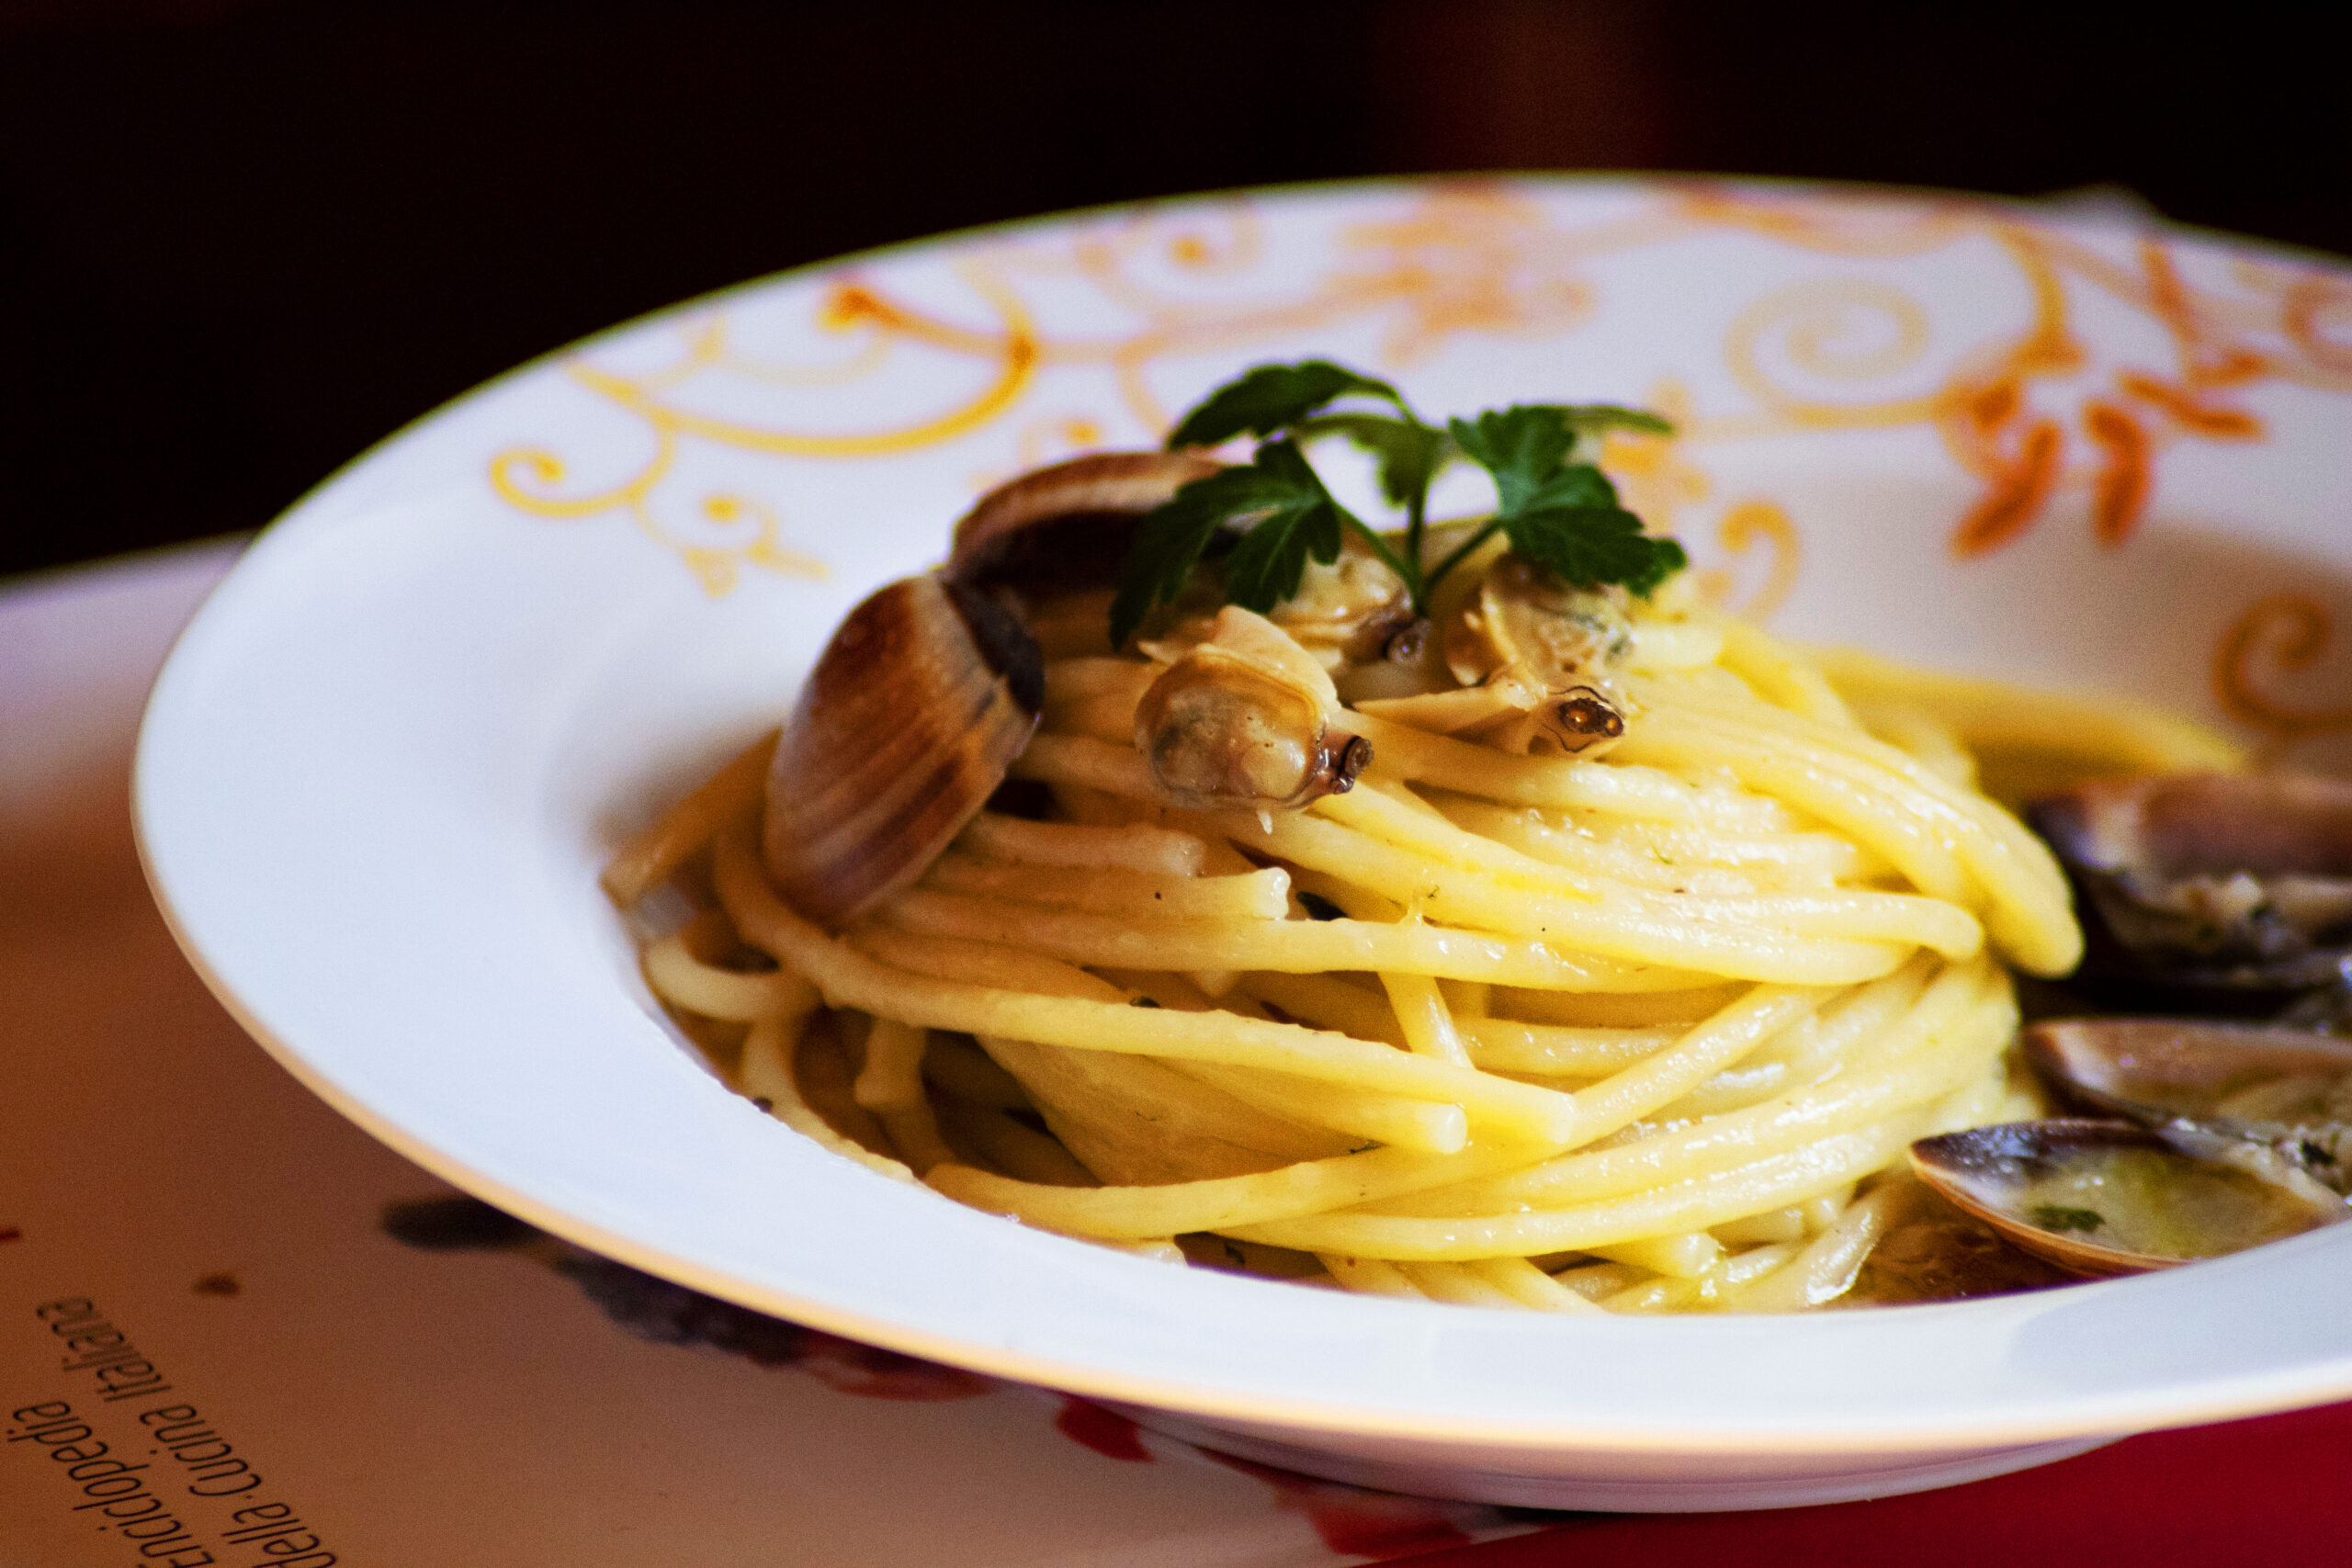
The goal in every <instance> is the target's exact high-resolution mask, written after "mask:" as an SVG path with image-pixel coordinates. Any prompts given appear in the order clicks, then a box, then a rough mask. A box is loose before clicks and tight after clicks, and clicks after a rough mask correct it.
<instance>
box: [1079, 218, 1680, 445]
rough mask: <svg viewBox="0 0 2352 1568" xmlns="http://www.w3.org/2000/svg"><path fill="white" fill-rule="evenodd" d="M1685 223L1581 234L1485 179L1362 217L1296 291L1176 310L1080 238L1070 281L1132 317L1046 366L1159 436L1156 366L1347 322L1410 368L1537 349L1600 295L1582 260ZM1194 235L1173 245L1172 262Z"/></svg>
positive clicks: (1109, 242) (1126, 242)
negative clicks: (1474, 354) (1111, 388)
mask: <svg viewBox="0 0 2352 1568" xmlns="http://www.w3.org/2000/svg"><path fill="white" fill-rule="evenodd" d="M1230 222H1231V225H1232V227H1231V231H1230V232H1231V235H1232V237H1231V238H1230V239H1229V240H1227V241H1226V242H1224V243H1223V244H1222V245H1220V246H1219V247H1218V248H1217V250H1216V252H1215V253H1213V254H1248V255H1250V256H1252V257H1253V258H1254V257H1255V256H1256V255H1257V254H1259V248H1260V247H1261V245H1262V241H1261V240H1259V239H1258V238H1256V237H1255V231H1253V230H1252V229H1250V227H1249V226H1248V224H1246V223H1245V222H1244V221H1243V220H1242V219H1241V218H1240V217H1238V216H1236V217H1233V218H1232V219H1231V220H1230ZM1691 229H1692V224H1691V221H1690V220H1687V219H1685V218H1684V217H1683V216H1681V215H1680V214H1679V213H1678V212H1676V211H1673V210H1671V209H1668V208H1666V207H1662V206H1661V207H1655V208H1652V209H1646V210H1644V211H1640V212H1636V213H1634V214H1632V215H1630V216H1628V217H1625V218H1623V219H1616V220H1610V221H1608V222H1605V223H1599V224H1594V225H1591V226H1589V227H1588V228H1585V229H1564V228H1562V227H1560V226H1558V225H1557V224H1556V223H1555V222H1554V221H1553V220H1552V219H1551V217H1550V215H1549V213H1547V212H1546V211H1545V209H1544V206H1543V204H1542V203H1541V202H1539V201H1536V200H1535V199H1533V198H1532V197H1529V196H1527V195H1526V194H1524V193H1522V192H1520V191H1516V190H1513V189H1512V188H1511V187H1510V186H1508V185H1507V184H1504V183H1503V182H1500V181H1495V180H1446V181H1439V182H1432V183H1430V185H1427V186H1424V187H1423V188H1422V189H1421V190H1420V191H1419V193H1417V196H1416V198H1415V200H1414V202H1413V203H1412V205H1410V206H1409V207H1407V208H1404V209H1401V210H1399V211H1398V212H1397V213H1396V214H1394V215H1393V216H1386V217H1378V218H1372V219H1366V220H1359V221H1356V222H1353V223H1351V224H1349V225H1347V226H1345V227H1344V228H1342V229H1341V230H1340V232H1339V234H1338V235H1337V243H1338V248H1339V251H1340V261H1339V262H1338V264H1337V265H1335V266H1333V267H1332V269H1331V270H1330V271H1329V272H1328V273H1326V274H1324V275H1323V276H1320V277H1318V278H1317V279H1316V280H1315V281H1314V283H1313V284H1312V285H1311V286H1310V287H1309V288H1306V289H1304V290H1299V291H1295V292H1292V293H1287V294H1269V295H1265V296H1261V297H1258V298H1255V299H1252V298H1248V297H1228V298H1224V299H1214V300H1204V299H1190V300H1188V299H1178V298H1174V297H1171V296H1170V295H1168V294H1166V293H1164V292H1159V291H1153V290H1149V289H1147V288H1145V287H1144V286H1142V285H1141V284H1140V283H1138V282H1137V281H1136V279H1135V278H1134V277H1133V276H1131V275H1130V273H1129V272H1128V271H1127V270H1126V268H1127V265H1128V260H1129V258H1130V257H1133V256H1135V255H1137V254H1143V253H1144V252H1145V251H1146V250H1147V249H1149V248H1150V247H1148V246H1147V245H1146V244H1145V243H1143V241H1142V239H1141V237H1140V236H1139V235H1137V234H1134V233H1119V234H1115V235H1113V236H1110V237H1100V238H1094V239H1091V240H1089V239H1081V241H1080V243H1079V244H1078V246H1077V247H1076V255H1075V261H1076V266H1077V270H1078V271H1079V272H1080V273H1081V274H1082V275H1083V276H1086V277H1087V278H1088V280H1089V281H1090V282H1091V284H1092V285H1093V286H1094V288H1096V289H1097V290H1099V291H1100V292H1101V293H1102V294H1103V296H1104V298H1105V299H1111V300H1114V301H1115V302H1116V303H1118V304H1120V305H1121V306H1123V307H1125V309H1127V310H1129V311H1131V312H1132V313H1133V314H1134V315H1135V316H1136V318H1137V324H1136V326H1135V327H1134V328H1133V329H1132V330H1130V331H1127V332H1125V333H1120V334H1118V335H1116V336H1114V337H1104V338H1100V339H1094V340H1091V341H1060V342H1056V343H1052V344H1048V345H1047V347H1046V356H1047V358H1048V360H1049V361H1051V362H1056V363H1066V364H1080V363H1105V364H1108V365H1109V366H1110V367H1112V369H1113V371H1114V375H1115V376H1116V378H1117V381H1118V387H1119V390H1120V395H1121V400H1122V401H1124V402H1125V405H1126V408H1127V412H1129V414H1130V415H1131V416H1132V417H1133V418H1134V419H1135V421H1136V423H1138V424H1140V425H1141V426H1142V427H1143V428H1144V429H1146V430H1149V431H1154V432H1158V431H1161V430H1165V429H1167V428H1168V426H1169V425H1170V424H1171V423H1173V420H1172V418H1171V417H1170V412H1169V410H1168V409H1167V408H1166V406H1165V405H1164V404H1162V403H1161V401H1160V400H1159V397H1158V396H1157V395H1156V393H1155V392H1154V391H1153V390H1152V388H1151V386H1150V384H1149V382H1150V371H1151V369H1152V367H1154V366H1155V365H1157V364H1158V363H1159V362H1161V361H1163V360H1166V359H1169V358H1173V357H1184V356H1193V357H1197V356H1202V355H1240V354H1243V353H1246V352H1248V351H1249V350H1250V349H1251V348H1252V347H1253V346H1254V345H1257V344H1264V343H1267V342H1269V341H1276V340H1280V341H1287V342H1290V343H1297V342H1299V341H1301V340H1302V339H1311V337H1312V335H1313V334H1315V333H1320V332H1324V331H1327V330H1329V329H1332V328H1335V327H1338V326H1340V325H1342V324H1345V323H1351V322H1358V321H1375V322H1379V323H1381V324H1382V326H1383V328H1384V330H1383V331H1382V333H1381V336H1380V340H1379V344H1380V346H1379V349H1378V351H1377V354H1376V358H1377V360H1378V362H1379V364H1380V365H1381V366H1382V367H1384V368H1387V369H1392V370H1393V369H1397V368H1406V369H1409V368H1410V367H1413V366H1414V365H1417V364H1420V363H1422V362H1424V361H1426V360H1428V359H1429V358H1430V356H1432V355H1435V354H1437V353H1438V352H1439V351H1440V350H1442V348H1444V347H1445V346H1447V345H1448V344H1450V343H1451V342H1453V340H1454V339H1455V338H1457V337H1460V336H1463V335H1479V336H1487V337H1510V338H1521V339H1525V338H1544V337H1552V336H1557V335H1560V334H1563V333H1569V332H1573V331H1575V330H1576V329H1577V328H1578V327H1581V326H1583V325H1584V324H1585V323H1586V322H1587V321H1589V320H1590V319H1591V317H1592V315H1593V313H1594V311H1595V310H1597V309H1598V306H1599V299H1600V296H1599V292H1598V289H1597V288H1596V286H1595V285H1594V284H1593V282H1592V281H1591V279H1590V278H1589V276H1587V275H1586V270H1585V266H1586V263H1587V261H1588V260H1589V259H1590V258H1591V257H1593V256H1596V255H1600V254H1608V253H1611V252H1618V251H1627V250H1636V249H1639V248H1641V247H1643V246H1645V245H1650V244H1656V243H1660V242H1662V241H1665V240H1668V239H1671V238H1674V237H1676V236H1677V235H1681V234H1686V233H1689V232H1691ZM1187 240H1193V243H1194V245H1195V246H1199V245H1203V244H1205V243H1207V242H1206V241H1204V240H1194V239H1193V232H1192V231H1180V232H1179V233H1178V234H1177V235H1176V236H1175V238H1174V239H1173V240H1171V241H1170V242H1169V244H1168V254H1170V256H1171V259H1174V260H1176V261H1178V262H1179V263H1180V264H1181V263H1182V262H1183V261H1184V258H1185V256H1186V254H1188V253H1187V251H1186V250H1185V249H1183V248H1182V247H1184V245H1185V243H1186V241H1187Z"/></svg>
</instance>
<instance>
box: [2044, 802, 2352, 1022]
mask: <svg viewBox="0 0 2352 1568" xmlns="http://www.w3.org/2000/svg"><path fill="white" fill-rule="evenodd" d="M2026 817H2027V819H2028V820H2029V821H2030V822H2031V823H2032V824H2033V827H2034V829H2035V830H2036V831H2037V832H2039V833H2041V836H2042V837H2043V838H2044V839H2046V840H2049V842H2050V846H2051V848H2052V850H2054V851H2055V852H2057V855H2058V858H2059V859H2060V860H2061V861H2062V862H2063V863H2064V864H2065V866H2066V869H2067V871H2068V873H2069V874H2070V875H2071V876H2072V877H2073V879H2074V881H2075V886H2076V888H2077V890H2078V891H2079V892H2080V894H2081V895H2082V897H2080V898H2079V899H2078V900H2077V904H2078V907H2079V908H2080V910H2081V912H2082V915H2083V921H2084V928H2085V931H2084V934H2085V936H2086V940H2087V943H2088V947H2087V952H2086V958H2085V962H2084V967H2083V974H2084V975H2085V976H2086V977H2088V978H2091V979H2095V980H2097V979H2106V980H2127V981H2132V982H2136V983H2141V984H2147V985H2153V986H2155V987H2160V988H2171V989H2174V990H2188V991H2197V992H2206V993H2218V994H2226V993H2233V992H2234V993H2241V994H2245V993H2251V994H2253V995H2255V996H2256V997H2259V996H2262V995H2265V994H2269V993H2276V992H2279V991H2286V990H2294V989H2300V988H2301V987H2309V986H2317V985H2324V984H2326V983H2327V982H2329V981H2330V980H2331V979H2333V978H2335V976H2336V975H2337V974H2338V972H2339V970H2340V966H2341V965H2342V964H2343V962H2344V961H2345V960H2346V958H2347V957H2352V782H2346V781H2344V780H2340V779H2330V778H2320V777H2317V776H2313V775H2309V774H2295V773H2267V774H2249V775H2243V776H2241V775H2234V774H2223V773H2180V774H2170V775H2160V776H2154V777H2142V778H2124V779H2094V780H2091V781H2089V782H2087V783H2085V784H2078V785H2076V786H2075V788H2073V789H2070V790H2067V791H2064V792H2063V793H2061V794H2058V795H2049V796H2045V797H2044V798H2042V799H2041V800H2037V801H2035V802H2033V803H2032V804H2031V805H2030V806H2029V807H2027V809H2026Z"/></svg>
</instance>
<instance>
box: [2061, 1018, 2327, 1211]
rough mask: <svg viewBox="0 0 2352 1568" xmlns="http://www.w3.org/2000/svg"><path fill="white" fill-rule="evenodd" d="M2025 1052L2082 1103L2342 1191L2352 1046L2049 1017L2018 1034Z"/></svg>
mask: <svg viewBox="0 0 2352 1568" xmlns="http://www.w3.org/2000/svg"><path fill="white" fill-rule="evenodd" d="M2025 1051H2026V1055H2027V1058H2028V1059H2029V1060H2030V1061H2031V1062H2032V1064H2033V1066H2034V1067H2035V1069H2036V1070H2037V1071H2038V1072H2040V1073H2041V1075H2042V1077H2044V1078H2046V1079H2048V1080H2049V1081H2050V1082H2051V1083H2052V1084H2053V1085H2054V1086H2056V1087H2057V1088H2058V1089H2061V1090H2062V1091H2064V1093H2066V1094H2067V1095H2069V1096H2070V1097H2072V1098H2073V1099H2075V1100H2079V1101H2082V1102H2084V1103H2086V1104H2088V1105H2091V1106H2095V1107H2097V1108H2098V1109H2099V1110H2101V1111H2112V1112H2115V1113H2117V1114H2119V1115H2122V1116H2128V1117H2130V1118H2131V1120H2133V1121H2135V1122H2142V1123H2144V1124H2151V1125H2154V1124H2161V1123H2165V1122H2176V1121H2185V1122H2193V1123H2195V1124H2197V1125H2199V1126H2201V1127H2205V1128H2208V1129H2211V1130H2212V1131H2214V1132H2220V1133H2227V1134H2234V1135H2236V1136H2239V1137H2245V1138H2254V1139H2258V1140H2260V1141H2263V1142H2266V1143H2270V1144H2275V1145H2279V1146H2280V1148H2281V1149H2282V1150H2283V1151H2284V1152H2286V1153H2287V1154H2288V1155H2289V1156H2290V1157H2293V1158H2296V1159H2299V1160H2301V1162H2302V1163H2303V1164H2304V1165H2305V1166H2307V1167H2308V1168H2310V1170H2311V1171H2312V1175H2313V1176H2315V1177H2317V1178H2318V1179H2320V1180H2321V1181H2323V1182H2324V1183H2326V1184H2327V1185H2328V1186H2330V1187H2332V1188H2335V1190H2337V1191H2344V1190H2346V1188H2347V1187H2348V1186H2352V1041H2343V1040H2335V1039H2331V1038H2329V1037H2328V1036H2326V1035H2322V1034H2312V1033H2307V1032H2303V1031H2301V1030H2292V1029H2269V1028H2264V1027H2261V1026H2259V1025H2256V1024H2241V1023H2221V1022H2214V1021H2208V1020H2203V1019H2165V1018H2096V1019H2052V1020H2048V1021H2043V1022H2041V1023H2036V1024H2033V1025H2031V1026H2030V1027H2029V1028H2028V1029H2027V1030H2026V1031H2025Z"/></svg>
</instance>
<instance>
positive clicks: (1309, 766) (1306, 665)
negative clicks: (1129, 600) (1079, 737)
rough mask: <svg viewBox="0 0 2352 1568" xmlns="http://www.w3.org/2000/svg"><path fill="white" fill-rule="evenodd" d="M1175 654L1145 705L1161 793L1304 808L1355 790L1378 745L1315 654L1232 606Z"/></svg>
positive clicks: (1223, 806)
mask: <svg viewBox="0 0 2352 1568" xmlns="http://www.w3.org/2000/svg"><path fill="white" fill-rule="evenodd" d="M1146 651H1148V652H1149V651H1159V652H1168V653H1171V654H1172V657H1171V658H1170V662H1169V663H1168V667H1167V668H1166V669H1164V670H1163V671H1160V673H1159V677H1158V678H1157V679H1155V680H1154V681H1153V682H1152V683H1151V684H1150V686H1148V688H1146V690H1145V692H1144V694H1143V697H1142V699H1141V700H1140V701H1138V702H1137V703H1136V750H1139V751H1141V752H1142V753H1143V755H1144V760H1145V761H1146V762H1147V763H1148V765H1149V766H1150V768H1151V774H1152V778H1153V779H1154V781H1155V782H1156V783H1157V784H1158V785H1159V790H1160V792H1161V793H1162V794H1163V795H1166V796H1167V798H1168V799H1169V800H1170V802H1171V803H1172V804H1174V805H1177V806H1181V807H1186V808H1188V809H1191V810H1196V811H1217V810H1236V809H1238V810H1247V811H1267V810H1272V809H1275V808H1278V807H1298V806H1304V805H1306V803H1307V802H1308V801H1311V800H1314V799H1316V798H1317V797H1318V796H1320V795H1337V794H1342V793H1344V792H1346V791H1347V790H1348V789H1350V788H1351V787H1352V786H1353V784H1355V780H1356V775H1357V774H1358V773H1361V772H1363V768H1364V766H1365V764H1367V763H1368V762H1370V761H1372V744H1371V742H1369V741H1367V740H1365V739H1363V737H1362V736H1359V735H1351V734H1349V733H1347V732H1345V730H1344V729H1342V728H1340V726H1341V725H1343V724H1344V722H1345V717H1346V711H1347V710H1346V709H1344V708H1342V707H1341V706H1340V698H1339V693H1338V691H1337V690H1336V689H1335V688H1334V687H1333V685H1332V683H1331V677H1330V675H1329V673H1328V672H1326V671H1325V670H1324V668H1323V666H1322V664H1321V663H1319V662H1318V661H1317V660H1316V659H1315V658H1314V656H1313V655H1311V654H1309V653H1307V652H1306V650H1305V649H1302V648H1300V647H1299V646H1298V644H1297V643H1296V642H1295V641H1294V640H1293V639H1292V638H1291V637H1289V636H1288V635H1286V634H1285V633H1284V632H1283V630H1282V628H1280V627H1279V626H1275V625H1273V623H1272V622H1271V621H1269V620H1267V619H1266V618H1265V617H1264V616H1262V615H1255V614H1253V613H1251V612H1250V611H1248V610H1244V609H1242V608H1240V607H1239V606H1238V605H1233V604H1228V605H1227V606H1226V607H1225V608H1224V609H1223V610H1221V611H1219V612H1218V613H1217V617H1216V622H1215V623H1214V625H1213V626H1212V627H1211V629H1210V635H1209V636H1208V637H1206V638H1205V639H1204V640H1203V641H1200V642H1196V643H1194V644H1193V645H1192V646H1191V647H1189V648H1186V649H1182V651H1181V652H1177V651H1174V650H1173V649H1168V648H1164V647H1163V648H1160V649H1156V650H1155V649H1150V648H1148V649H1147V650H1146Z"/></svg>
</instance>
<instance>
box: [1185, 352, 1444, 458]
mask: <svg viewBox="0 0 2352 1568" xmlns="http://www.w3.org/2000/svg"><path fill="white" fill-rule="evenodd" d="M1350 393H1358V394H1362V395H1363V396H1366V397H1374V398H1381V399H1384V400H1386V401H1388V402H1391V403H1394V404H1396V405H1397V409H1398V411H1399V412H1402V411H1403V410H1404V407H1405V404H1404V400H1403V399H1401V398H1400V397H1398V396H1397V389H1396V388H1394V387H1392V386H1390V385H1389V384H1388V383H1387V382H1385V381H1383V380H1380V379H1378V378H1375V377H1371V376H1364V375H1360V374H1358V373H1357V372H1356V371H1353V370H1351V369H1349V368H1348V367H1345V366H1343V365H1334V364H1332V363H1331V362H1330V361H1329V360H1328V359H1308V360H1303V361H1301V362H1300V363H1298V364H1296V365H1261V366H1259V367H1256V368H1255V369H1252V370H1250V371H1248V372H1245V373H1244V374H1243V375H1242V376H1241V378H1239V379H1238V380H1234V381H1228V382H1227V383H1226V384H1225V385H1224V386H1222V387H1219V388H1218V389H1216V391H1214V392H1212V393H1210V394H1209V395H1208V397H1207V399H1206V400H1204V401H1203V402H1202V403H1201V404H1200V405H1199V406H1198V407H1196V408H1194V409H1193V412H1190V413H1188V414H1186V415H1185V416H1184V418H1183V421H1182V423H1179V424H1178V425H1177V426H1176V428H1175V429H1173V430H1171V431H1170V432H1169V433H1168V446H1169V449H1170V450H1171V451H1172V450H1174V449H1175V448H1177V447H1179V446H1216V445H1218V444H1219V443H1221V442H1226V441H1230V440H1232V439H1233V438H1234V437H1235V436H1237V435H1241V434H1250V435H1272V434H1274V433H1275V432H1276V431H1279V430H1286V429H1288V428H1289V427H1290V426H1292V425H1294V424H1296V423H1298V422H1299V421H1300V420H1303V419H1305V418H1306V416H1307V415H1309V414H1311V413H1314V412H1317V410H1319V409H1321V408H1322V407H1323V406H1324V405H1325V404H1326V403H1329V402H1331V401H1333V400H1336V399H1339V398H1343V397H1346V396H1348V395H1349V394H1350Z"/></svg>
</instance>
